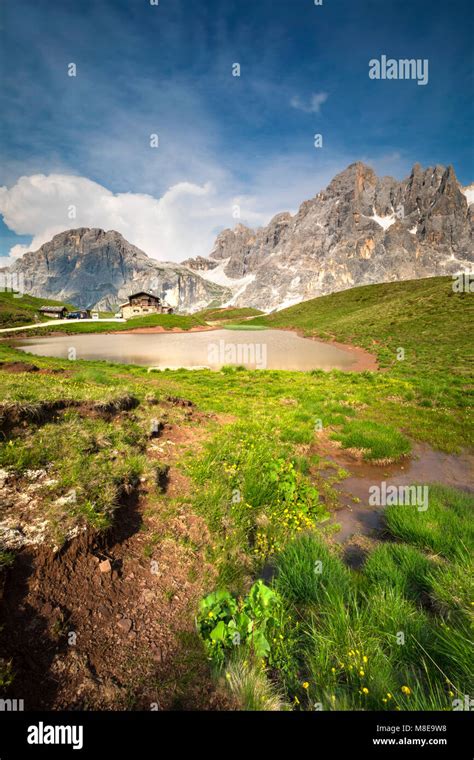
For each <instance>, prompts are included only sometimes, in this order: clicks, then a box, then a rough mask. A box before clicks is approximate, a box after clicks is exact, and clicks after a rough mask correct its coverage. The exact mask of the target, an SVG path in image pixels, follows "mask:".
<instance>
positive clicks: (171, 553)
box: [0, 410, 224, 710]
mask: <svg viewBox="0 0 474 760" xmlns="http://www.w3.org/2000/svg"><path fill="white" fill-rule="evenodd" d="M186 415H187V416H188V420H189V417H190V416H191V417H192V421H193V422H195V423H196V424H195V425H174V426H170V427H168V428H166V427H165V430H164V431H163V432H162V435H161V437H160V438H159V439H155V440H152V441H150V445H149V449H148V452H147V453H148V456H149V458H150V460H153V459H156V460H157V461H160V462H161V461H166V462H167V463H168V464H169V465H170V471H169V477H168V479H167V484H166V494H165V495H164V496H159V495H158V496H157V495H156V492H155V489H154V487H153V484H151V483H149V482H143V483H142V484H141V488H140V490H139V491H138V492H137V493H135V494H133V495H132V496H130V497H129V498H128V501H127V502H126V503H124V504H123V505H122V506H121V508H120V509H119V510H118V512H117V516H116V523H115V526H114V528H113V529H112V530H111V531H110V532H109V533H108V534H107V535H104V536H102V537H94V536H92V535H88V534H85V533H84V534H82V535H81V536H79V537H78V538H76V539H74V540H73V541H71V542H70V543H69V544H68V545H67V546H65V547H64V548H63V549H62V550H61V551H60V552H58V553H56V554H54V553H53V552H52V551H51V550H50V549H48V548H46V547H42V548H40V549H33V547H30V548H28V549H25V550H23V551H21V552H20V553H19V555H18V557H17V560H16V562H15V564H14V566H13V567H12V568H11V569H10V570H9V571H8V573H7V577H6V580H5V584H4V594H3V596H4V598H3V603H2V607H1V615H0V627H1V626H3V630H2V632H1V634H0V646H1V649H2V652H3V656H6V657H7V658H11V659H12V661H13V668H14V671H15V679H14V682H13V685H12V688H11V691H12V693H11V696H12V697H16V698H22V699H24V700H25V708H26V709H29V710H31V709H78V708H82V709H125V708H128V709H145V710H149V709H159V710H163V709H190V710H193V709H219V708H220V707H221V706H224V697H222V696H221V695H220V694H218V693H216V691H215V686H214V685H213V683H212V681H211V678H210V674H209V670H208V665H207V662H206V660H205V658H204V656H203V652H202V647H201V645H200V642H199V640H198V639H197V635H196V633H195V630H194V622H193V617H194V610H195V607H196V604H197V601H198V599H199V598H200V597H201V596H202V594H203V590H207V588H208V586H209V585H212V578H213V568H212V567H211V566H210V565H209V564H208V563H207V562H206V557H205V554H206V547H207V544H208V542H209V535H208V531H207V528H206V526H205V524H204V523H203V521H202V520H201V519H200V518H199V517H197V516H196V515H194V514H193V513H192V511H191V510H190V508H188V507H187V506H186V505H184V506H182V504H183V494H186V492H187V489H189V484H188V483H187V481H186V478H185V477H184V475H183V474H181V473H180V472H179V470H178V468H177V467H176V466H175V463H176V461H177V459H178V458H179V457H180V456H181V455H182V454H183V452H184V451H185V450H186V449H187V448H189V447H190V446H191V445H192V446H193V447H196V446H199V445H200V443H201V442H202V440H203V438H204V437H205V434H206V428H205V426H204V425H203V424H202V423H203V422H204V421H203V420H199V419H197V418H198V417H199V416H200V415H199V413H197V412H193V411H192V410H187V411H186ZM199 423H201V424H199ZM178 501H179V504H181V506H177V503H178Z"/></svg>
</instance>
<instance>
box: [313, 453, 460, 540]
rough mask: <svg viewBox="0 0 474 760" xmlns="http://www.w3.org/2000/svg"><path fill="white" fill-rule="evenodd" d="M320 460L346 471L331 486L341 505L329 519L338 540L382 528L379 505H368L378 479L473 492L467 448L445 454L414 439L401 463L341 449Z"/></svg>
mask: <svg viewBox="0 0 474 760" xmlns="http://www.w3.org/2000/svg"><path fill="white" fill-rule="evenodd" d="M324 460H325V461H326V462H328V463H330V464H333V465H334V467H343V468H344V469H346V470H347V471H348V472H349V473H350V475H349V477H347V478H345V479H344V480H341V481H340V482H339V483H338V484H336V486H335V488H336V490H337V491H338V492H339V494H340V499H339V500H340V504H341V508H340V509H338V510H337V511H336V512H335V513H334V514H333V515H332V517H331V522H332V523H337V524H338V525H340V530H339V531H338V532H337V533H336V534H335V535H334V538H335V540H336V541H338V542H339V543H345V542H347V541H348V540H349V539H350V538H351V537H352V536H354V535H365V536H373V535H374V534H375V535H376V534H377V533H380V532H381V531H383V528H384V516H383V507H373V506H369V495H370V494H369V489H370V487H371V486H374V485H377V484H380V483H381V482H382V481H386V482H387V484H390V485H395V486H405V485H406V486H408V485H415V484H423V485H424V484H427V485H428V484H434V483H440V484H442V485H446V486H453V487H454V488H459V489H460V490H463V491H466V492H468V493H474V455H472V454H469V453H467V452H464V453H462V454H459V455H456V454H446V453H444V452H442V451H435V450H434V449H432V448H431V447H430V446H428V445H427V444H424V443H415V444H414V445H413V453H412V457H411V458H410V459H407V460H405V461H404V462H403V463H401V464H392V465H375V464H370V463H369V462H365V461H359V460H356V459H354V458H353V457H351V455H350V454H349V453H348V452H346V451H344V450H341V449H335V450H334V453H333V454H326V455H325V456H324Z"/></svg>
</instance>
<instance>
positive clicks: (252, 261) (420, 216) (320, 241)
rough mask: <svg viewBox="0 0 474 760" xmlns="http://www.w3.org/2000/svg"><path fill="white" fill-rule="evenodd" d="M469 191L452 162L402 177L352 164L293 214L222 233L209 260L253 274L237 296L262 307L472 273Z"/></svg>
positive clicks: (233, 272)
mask: <svg viewBox="0 0 474 760" xmlns="http://www.w3.org/2000/svg"><path fill="white" fill-rule="evenodd" d="M468 191H469V192H468ZM471 194H472V188H466V190H465V191H464V192H463V190H462V188H461V187H460V185H459V183H458V181H457V179H456V176H455V173H454V169H453V168H452V167H451V166H450V167H448V168H445V167H443V166H436V167H434V168H428V169H422V168H421V166H420V165H419V164H416V165H415V166H414V167H413V169H412V171H411V174H410V176H409V177H408V178H407V179H405V180H403V181H401V182H399V181H397V180H395V179H393V178H391V177H382V178H378V177H377V176H376V175H375V173H374V171H373V170H372V169H371V168H370V167H368V166H366V165H364V164H362V163H355V164H351V166H349V167H348V168H347V169H346V170H345V171H343V172H341V173H340V174H338V175H337V176H336V177H335V178H334V179H333V180H332V182H331V183H330V184H329V185H328V187H327V188H326V190H324V191H323V192H321V193H318V194H317V195H316V196H315V197H314V198H312V199H311V200H308V201H305V202H304V203H303V204H302V205H301V206H300V208H299V210H298V213H297V214H295V215H294V216H291V214H288V213H282V214H277V216H275V217H274V218H273V219H272V220H271V222H270V223H269V224H268V226H267V227H263V228H260V229H258V230H251V229H249V228H248V227H245V226H243V225H241V224H239V225H237V226H236V227H235V228H234V229H233V230H230V229H228V230H224V231H223V232H222V233H221V234H220V235H219V236H218V238H217V240H216V243H215V246H214V249H213V251H212V252H211V254H210V257H209V261H214V262H218V263H219V264H225V266H224V270H223V271H224V274H225V275H226V276H227V277H229V278H232V279H236V280H239V279H241V278H242V277H246V276H248V275H253V279H252V278H251V277H250V278H249V284H248V285H247V287H246V288H245V289H244V290H242V288H241V287H240V284H239V291H240V292H238V294H237V295H236V297H235V298H234V299H233V300H232V303H235V305H238V306H254V307H256V308H260V309H264V310H270V309H275V308H277V307H281V306H282V305H289V304H290V303H296V302H298V301H302V300H306V299H309V298H314V297H316V296H319V295H324V294H327V293H332V292H334V291H338V290H344V289H345V288H351V287H354V286H356V285H365V284H370V283H376V282H384V281H393V280H404V279H411V278H421V277H430V276H434V275H442V274H446V275H448V274H454V273H456V272H459V271H471V268H472V262H473V260H474V246H473V221H474V205H471V207H470V208H469V206H468V202H467V199H466V196H468V197H470V196H471ZM187 265H188V266H191V267H192V266H193V262H192V261H188V262H187ZM200 269H201V271H202V272H203V276H204V277H205V276H206V274H205V265H202V264H201V265H200ZM236 290H237V288H236Z"/></svg>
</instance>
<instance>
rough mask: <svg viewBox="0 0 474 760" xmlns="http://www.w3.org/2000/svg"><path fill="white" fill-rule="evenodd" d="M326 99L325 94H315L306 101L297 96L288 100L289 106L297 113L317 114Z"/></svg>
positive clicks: (326, 95)
mask: <svg viewBox="0 0 474 760" xmlns="http://www.w3.org/2000/svg"><path fill="white" fill-rule="evenodd" d="M327 99H328V94H327V92H315V93H313V94H312V95H311V97H310V99H309V100H308V101H304V100H303V99H302V98H300V96H299V95H294V96H293V97H292V98H291V100H290V105H291V106H292V107H293V108H296V109H297V110H298V111H304V112H305V113H319V112H320V110H321V106H322V104H323V103H325V102H326V100H327Z"/></svg>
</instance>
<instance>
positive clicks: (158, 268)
mask: <svg viewBox="0 0 474 760" xmlns="http://www.w3.org/2000/svg"><path fill="white" fill-rule="evenodd" d="M12 271H14V272H16V273H17V274H18V275H22V277H23V280H24V287H25V290H26V292H27V293H29V294H30V295H33V296H37V297H42V298H54V299H57V300H60V301H67V302H69V303H73V304H75V305H76V306H80V307H92V306H94V307H97V308H102V309H114V308H116V307H117V306H118V305H119V304H120V303H122V302H123V301H124V300H125V299H126V298H128V296H129V295H130V294H131V293H132V292H134V291H139V290H146V291H148V292H150V293H154V294H155V295H158V296H160V298H162V299H163V300H165V301H167V302H168V303H169V304H170V305H171V306H173V307H175V308H176V309H178V310H180V311H190V310H192V309H199V308H204V307H205V306H207V305H208V304H209V303H211V302H218V303H220V302H221V301H223V300H226V298H228V296H229V292H228V291H227V290H226V289H225V288H223V287H221V286H219V285H215V284H214V283H210V282H208V281H207V280H203V279H202V278H201V277H200V276H199V275H198V274H197V273H195V272H192V271H191V270H190V269H188V268H187V267H184V266H182V265H179V264H169V263H165V262H158V261H156V260H155V259H150V258H149V257H148V256H147V255H146V253H144V251H142V250H140V248H137V247H136V246H134V245H132V244H131V243H129V242H128V241H127V240H125V238H124V237H123V236H122V235H121V234H120V233H119V232H116V231H115V230H108V231H107V232H106V231H105V230H102V229H99V228H91V229H89V228H86V227H80V228H77V229H72V230H66V231H65V232H60V233H59V234H57V235H55V236H54V237H53V238H52V240H50V241H49V242H48V243H45V244H44V245H42V246H41V247H40V248H39V249H38V250H37V251H30V252H28V253H25V254H24V256H22V258H21V259H19V260H18V261H17V262H16V263H15V264H14V266H13V267H12Z"/></svg>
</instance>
